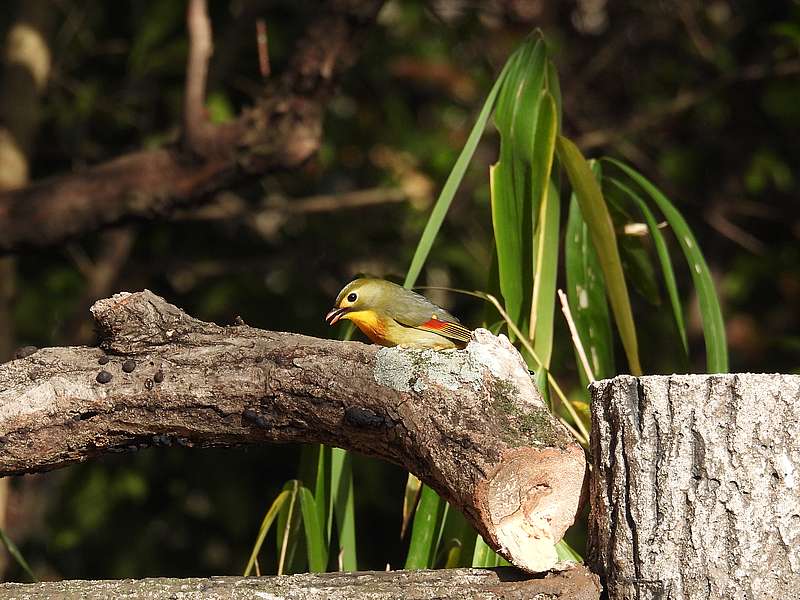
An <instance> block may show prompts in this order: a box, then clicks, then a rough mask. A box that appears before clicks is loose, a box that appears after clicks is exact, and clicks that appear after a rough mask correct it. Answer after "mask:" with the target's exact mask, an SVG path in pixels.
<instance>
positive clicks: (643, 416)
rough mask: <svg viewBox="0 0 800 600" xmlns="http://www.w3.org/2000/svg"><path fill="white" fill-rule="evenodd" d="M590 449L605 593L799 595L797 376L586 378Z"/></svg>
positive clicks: (593, 532) (593, 551)
mask: <svg viewBox="0 0 800 600" xmlns="http://www.w3.org/2000/svg"><path fill="white" fill-rule="evenodd" d="M592 456H593V459H592V460H593V466H594V468H593V473H592V478H591V499H592V509H591V515H590V551H589V552H590V560H591V561H592V562H593V563H594V567H595V569H596V570H597V572H599V573H600V574H601V577H603V578H604V579H605V584H606V587H607V589H608V593H609V598H610V599H612V600H615V599H626V600H627V599H631V600H632V599H637V600H640V599H647V598H659V599H665V600H666V599H683V598H692V599H695V598H702V599H720V600H722V599H725V600H727V599H730V598H746V599H751V598H753V599H756V598H798V597H800V376H797V375H752V374H742V375H672V376H669V377H664V376H653V377H641V378H638V379H637V378H634V377H630V376H621V377H616V378H615V379H611V380H606V381H601V382H598V383H596V384H594V385H593V387H592Z"/></svg>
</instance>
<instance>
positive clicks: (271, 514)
mask: <svg viewBox="0 0 800 600" xmlns="http://www.w3.org/2000/svg"><path fill="white" fill-rule="evenodd" d="M288 497H289V492H288V491H287V490H284V491H282V492H281V493H280V494H278V496H277V498H275V500H273V502H272V504H271V505H270V507H269V509H268V510H267V514H265V515H264V519H263V520H262V521H261V527H260V528H259V529H258V537H256V542H255V544H253V550H252V552H251V553H250V560H248V561H247V566H246V567H245V568H244V576H245V577H247V576H248V575H250V571H252V570H253V566H254V565H255V564H256V558H258V553H259V552H261V546H262V545H263V544H264V538H266V537H267V533H269V528H270V527H271V526H272V522H273V521H274V520H275V517H276V516H277V515H278V511H280V509H281V507H282V506H283V503H284V502H286V499H287V498H288Z"/></svg>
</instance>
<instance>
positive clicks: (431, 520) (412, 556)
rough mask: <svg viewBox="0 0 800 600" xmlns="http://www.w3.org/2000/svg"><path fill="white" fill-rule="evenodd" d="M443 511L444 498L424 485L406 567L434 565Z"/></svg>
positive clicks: (428, 566)
mask: <svg viewBox="0 0 800 600" xmlns="http://www.w3.org/2000/svg"><path fill="white" fill-rule="evenodd" d="M443 513H444V502H443V501H442V499H441V498H439V495H438V494H437V493H436V492H434V491H433V490H432V489H431V488H429V487H428V486H427V485H423V486H422V492H421V494H420V497H419V504H418V505H417V512H416V514H415V515H414V525H413V526H412V528H411V543H410V544H409V547H408V554H407V555H406V564H405V568H406V569H429V568H431V567H432V566H433V560H434V559H435V557H436V547H435V541H436V536H437V534H438V532H439V522H440V521H441V519H442V515H443Z"/></svg>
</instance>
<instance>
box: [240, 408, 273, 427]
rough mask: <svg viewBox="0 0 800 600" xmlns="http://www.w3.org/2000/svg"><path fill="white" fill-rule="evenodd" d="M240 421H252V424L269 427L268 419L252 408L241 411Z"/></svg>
mask: <svg viewBox="0 0 800 600" xmlns="http://www.w3.org/2000/svg"><path fill="white" fill-rule="evenodd" d="M242 421H244V422H247V423H252V424H253V425H256V426H257V427H261V428H263V429H269V427H270V422H269V420H268V419H267V418H266V417H265V416H263V415H260V414H258V413H257V412H256V411H254V410H253V409H252V408H248V409H246V410H245V411H244V412H242Z"/></svg>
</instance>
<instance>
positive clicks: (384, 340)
mask: <svg viewBox="0 0 800 600" xmlns="http://www.w3.org/2000/svg"><path fill="white" fill-rule="evenodd" d="M340 319H349V320H350V321H352V322H353V323H355V325H356V326H357V327H358V328H359V329H360V330H361V331H362V332H363V333H364V335H366V336H367V337H368V338H369V339H370V340H372V341H373V342H374V343H376V344H381V345H382V346H405V347H407V348H435V349H438V350H443V349H447V348H463V347H464V346H465V345H466V344H467V343H468V342H469V340H470V331H469V329H467V328H466V327H464V326H463V325H462V324H461V323H460V322H459V321H458V319H456V318H455V317H454V316H453V315H451V314H450V313H449V312H447V311H446V310H444V309H443V308H440V307H438V306H436V305H435V304H434V303H433V302H431V301H430V300H428V299H427V298H425V297H424V296H421V295H420V294H417V293H416V292H412V291H411V290H407V289H405V288H403V287H401V286H399V285H397V284H395V283H392V282H390V281H384V280H383V279H372V278H360V279H356V280H354V281H351V282H350V283H348V284H347V285H346V286H344V288H342V291H341V292H339V296H338V297H337V298H336V305H335V306H334V307H333V308H332V309H331V310H330V312H329V313H328V314H327V315H326V316H325V320H326V321H327V322H328V324H330V325H335V324H336V323H337V322H338V321H339V320H340Z"/></svg>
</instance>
